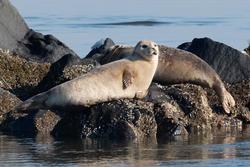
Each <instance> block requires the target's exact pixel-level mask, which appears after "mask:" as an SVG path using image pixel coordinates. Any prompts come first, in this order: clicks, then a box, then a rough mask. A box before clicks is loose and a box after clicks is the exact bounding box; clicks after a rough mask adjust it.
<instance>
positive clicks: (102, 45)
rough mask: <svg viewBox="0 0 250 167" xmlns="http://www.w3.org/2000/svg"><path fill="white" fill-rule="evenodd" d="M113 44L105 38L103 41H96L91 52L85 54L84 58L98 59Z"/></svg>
mask: <svg viewBox="0 0 250 167" xmlns="http://www.w3.org/2000/svg"><path fill="white" fill-rule="evenodd" d="M114 45H115V43H114V42H113V40H112V39H110V38H106V39H105V40H100V41H97V42H96V43H95V44H94V46H93V47H92V48H91V49H92V50H91V51H90V52H89V53H88V54H87V56H86V57H85V58H94V59H98V57H100V56H101V55H102V54H105V53H106V52H107V51H108V49H109V48H110V47H111V46H114Z"/></svg>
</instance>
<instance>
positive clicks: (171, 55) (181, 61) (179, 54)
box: [100, 45, 235, 114]
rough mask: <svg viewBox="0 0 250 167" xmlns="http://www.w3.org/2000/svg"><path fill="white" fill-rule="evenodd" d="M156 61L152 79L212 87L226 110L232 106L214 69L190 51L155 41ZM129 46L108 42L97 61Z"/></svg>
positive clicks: (122, 54)
mask: <svg viewBox="0 0 250 167" xmlns="http://www.w3.org/2000/svg"><path fill="white" fill-rule="evenodd" d="M159 50H160V53H159V63H158V67H157V70H156V73H155V75H154V78H153V80H154V81H156V82H158V83H161V84H179V83H192V84H197V85H201V86H202V87H209V88H212V89H213V90H215V92H216V94H217V95H218V97H219V99H220V102H221V103H222V106H223V108H224V111H225V112H226V113H228V114H229V113H230V109H231V107H234V106H235V101H234V98H233V97H232V95H231V94H230V93H229V92H228V91H227V90H226V88H225V86H224V83H223V82H222V80H221V79H220V77H219V75H218V74H217V73H216V72H215V70H214V69H213V68H212V67H210V66H209V64H207V63H206V62H205V61H204V60H202V59H201V58H199V57H198V56H196V55H194V54H193V53H190V52H187V51H184V50H180V49H176V48H171V47H167V46H163V45H159ZM132 51H133V47H132V46H121V45H112V46H111V47H110V48H108V49H106V51H105V52H103V56H102V58H101V59H100V63H101V64H106V63H109V62H112V61H116V60H119V59H122V58H123V57H126V56H127V55H129V54H131V52H132Z"/></svg>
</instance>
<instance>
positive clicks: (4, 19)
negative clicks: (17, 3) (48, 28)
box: [0, 0, 29, 50]
mask: <svg viewBox="0 0 250 167" xmlns="http://www.w3.org/2000/svg"><path fill="white" fill-rule="evenodd" d="M28 30H29V28H28V26H27V24H26V23H25V21H24V19H23V18H22V16H21V15H20V14H19V13H18V11H17V10H16V8H15V7H14V6H12V5H11V4H10V2H9V0H0V39H1V40H0V48H3V49H10V50H12V49H13V48H15V47H16V45H17V41H20V40H21V39H23V37H24V36H25V34H26V33H27V32H28Z"/></svg>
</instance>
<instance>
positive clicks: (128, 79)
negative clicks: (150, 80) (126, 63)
mask: <svg viewBox="0 0 250 167" xmlns="http://www.w3.org/2000/svg"><path fill="white" fill-rule="evenodd" d="M133 82H134V74H133V72H131V71H128V70H125V71H124V72H123V75H122V87H123V89H127V88H128V87H129V86H130V85H132V84H133Z"/></svg>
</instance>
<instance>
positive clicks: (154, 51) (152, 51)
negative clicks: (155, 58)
mask: <svg viewBox="0 0 250 167" xmlns="http://www.w3.org/2000/svg"><path fill="white" fill-rule="evenodd" d="M150 52H151V54H152V55H157V54H158V53H157V50H156V49H155V48H151V50H150Z"/></svg>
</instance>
